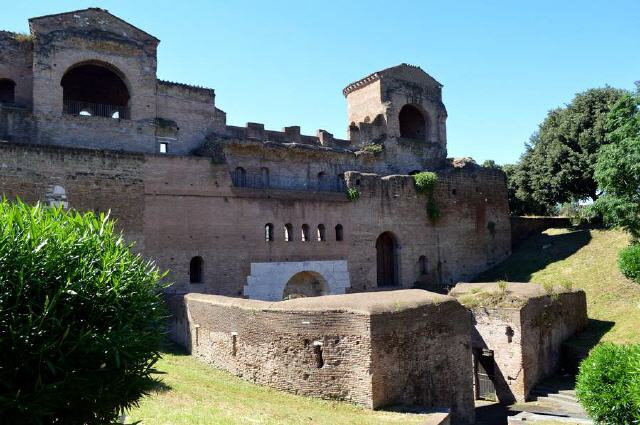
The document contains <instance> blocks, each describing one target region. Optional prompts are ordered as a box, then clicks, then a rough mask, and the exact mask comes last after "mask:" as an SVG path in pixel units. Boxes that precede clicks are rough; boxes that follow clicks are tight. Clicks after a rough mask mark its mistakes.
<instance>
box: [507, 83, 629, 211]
mask: <svg viewBox="0 0 640 425" xmlns="http://www.w3.org/2000/svg"><path fill="white" fill-rule="evenodd" d="M626 93H627V92H626V91H624V90H620V89H614V88H612V87H604V88H596V89H590V90H587V91H585V92H583V93H578V94H577V95H576V96H575V97H574V99H573V100H572V101H571V103H569V104H568V105H566V106H565V107H561V108H557V109H554V110H551V111H550V112H549V114H548V115H547V117H546V118H545V120H544V121H543V122H542V123H541V124H540V127H539V129H538V131H537V132H536V133H534V134H533V136H532V137H531V139H530V141H529V143H528V144H527V145H526V152H525V153H524V154H523V155H522V157H521V158H520V161H519V163H518V164H517V165H516V168H517V169H516V170H511V171H510V172H508V173H507V174H508V175H510V176H511V177H512V178H513V180H512V181H510V183H511V184H512V185H513V189H512V190H513V191H514V193H515V196H516V198H517V199H518V200H519V203H520V206H524V208H525V210H527V211H526V212H528V213H541V212H547V213H548V212H549V211H551V210H552V209H553V208H554V207H555V206H556V205H557V204H559V203H564V202H571V201H576V200H585V199H591V200H594V201H595V200H596V199H597V198H598V196H599V190H598V184H597V183H596V181H595V179H594V177H593V176H594V169H595V163H596V159H597V155H598V150H599V148H600V147H601V146H603V145H605V144H607V143H608V140H607V138H606V135H607V114H608V113H609V111H610V109H611V107H612V106H613V105H614V104H615V103H616V102H617V101H618V100H619V99H621V98H622V97H623V96H624V95H625V94H626ZM529 208H532V210H529ZM512 209H513V207H512Z"/></svg>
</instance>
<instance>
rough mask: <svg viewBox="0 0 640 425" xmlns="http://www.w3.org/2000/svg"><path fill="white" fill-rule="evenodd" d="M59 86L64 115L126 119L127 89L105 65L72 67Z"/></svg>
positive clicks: (127, 116) (127, 112) (121, 80)
mask: <svg viewBox="0 0 640 425" xmlns="http://www.w3.org/2000/svg"><path fill="white" fill-rule="evenodd" d="M60 85H61V86H62V93H63V94H62V99H63V103H64V112H65V113H67V114H71V115H85V116H99V117H107V118H118V119H128V118H129V99H130V95H129V90H128V89H127V85H126V84H125V82H124V80H123V79H122V78H121V77H120V76H119V75H118V73H116V71H115V70H112V69H111V67H110V66H109V65H107V64H103V65H101V64H94V63H89V64H84V65H78V66H75V67H73V68H71V69H69V70H68V71H67V72H66V74H64V77H62V81H61V82H60Z"/></svg>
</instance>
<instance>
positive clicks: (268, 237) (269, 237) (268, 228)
mask: <svg viewBox="0 0 640 425" xmlns="http://www.w3.org/2000/svg"><path fill="white" fill-rule="evenodd" d="M264 240H265V241H267V242H272V241H273V224H271V223H267V224H265V225H264Z"/></svg>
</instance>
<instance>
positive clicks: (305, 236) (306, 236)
mask: <svg viewBox="0 0 640 425" xmlns="http://www.w3.org/2000/svg"><path fill="white" fill-rule="evenodd" d="M301 239H302V242H309V225H308V224H303V225H302V234H301Z"/></svg>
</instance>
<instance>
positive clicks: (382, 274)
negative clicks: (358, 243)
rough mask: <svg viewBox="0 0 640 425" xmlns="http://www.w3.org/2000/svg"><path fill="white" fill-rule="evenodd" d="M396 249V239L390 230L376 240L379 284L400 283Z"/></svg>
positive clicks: (390, 284)
mask: <svg viewBox="0 0 640 425" xmlns="http://www.w3.org/2000/svg"><path fill="white" fill-rule="evenodd" d="M396 251H397V243H396V239H395V237H394V236H393V235H392V234H391V233H390V232H384V233H382V234H381V235H380V236H378V239H377V240H376V256H377V265H378V286H395V285H397V284H398V280H397V265H396V260H397V259H396V254H397V253H396Z"/></svg>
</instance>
